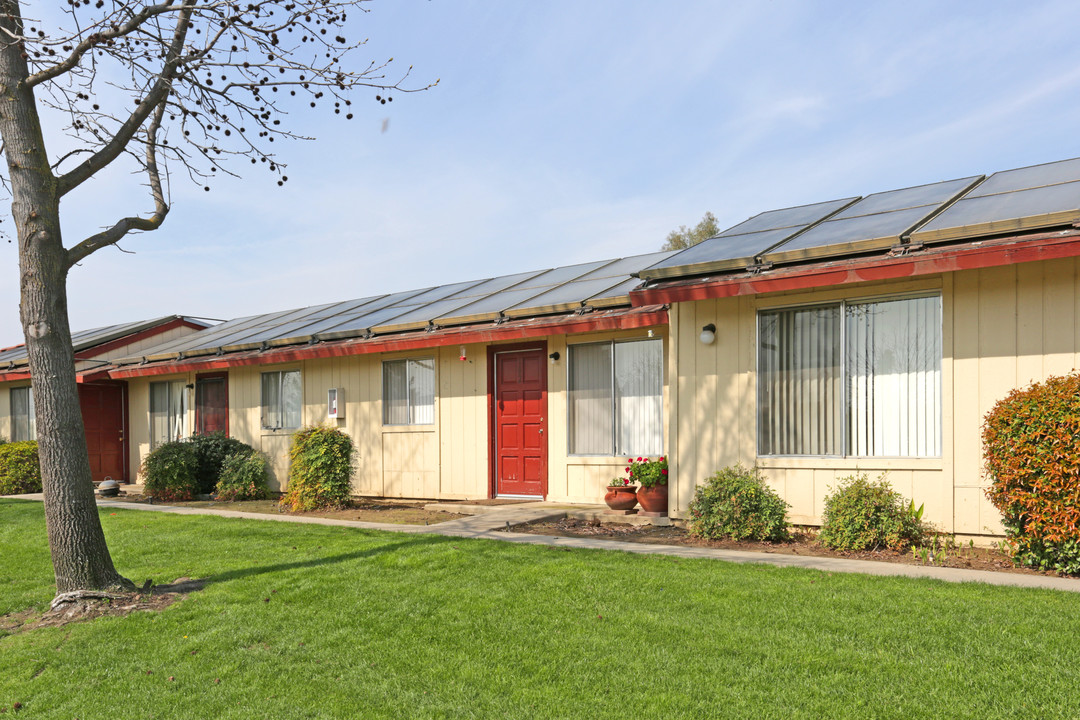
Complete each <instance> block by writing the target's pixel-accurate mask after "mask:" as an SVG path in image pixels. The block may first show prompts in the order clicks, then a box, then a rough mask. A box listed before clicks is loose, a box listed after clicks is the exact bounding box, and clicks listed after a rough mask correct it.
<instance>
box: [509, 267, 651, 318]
mask: <svg viewBox="0 0 1080 720" xmlns="http://www.w3.org/2000/svg"><path fill="white" fill-rule="evenodd" d="M624 282H626V279H625V276H624V275H620V276H616V277H600V278H593V279H592V280H575V281H573V282H568V283H566V284H564V285H559V286H558V287H553V288H551V289H550V290H548V291H547V292H544V293H541V294H540V295H537V296H535V297H531V298H529V299H528V300H525V301H524V302H521V303H519V304H517V305H514V306H512V307H509V308H506V309H505V310H503V314H504V315H506V317H511V318H514V317H524V316H526V315H548V314H551V313H557V312H570V311H572V310H576V309H578V308H579V307H581V306H582V305H583V304H584V302H585V300H587V299H588V298H590V297H592V296H593V295H596V294H597V293H600V292H603V291H604V290H607V289H609V288H612V287H615V286H616V285H621V284H623V283H624ZM634 282H635V283H637V284H641V281H640V280H637V279H634Z"/></svg>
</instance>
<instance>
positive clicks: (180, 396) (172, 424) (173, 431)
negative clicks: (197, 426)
mask: <svg viewBox="0 0 1080 720" xmlns="http://www.w3.org/2000/svg"><path fill="white" fill-rule="evenodd" d="M187 410H188V403H187V387H186V384H185V382H184V381H183V380H174V381H172V382H155V383H150V448H151V449H153V448H156V447H157V446H158V445H161V444H162V443H165V442H169V441H171V440H181V439H183V438H184V437H185V435H186V434H187V433H185V432H184V428H185V427H186V425H187Z"/></svg>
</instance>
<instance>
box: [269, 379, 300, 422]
mask: <svg viewBox="0 0 1080 720" xmlns="http://www.w3.org/2000/svg"><path fill="white" fill-rule="evenodd" d="M302 403H303V388H302V387H301V385H300V371H299V370H278V371H275V372H264V373H263V374H262V426H263V429H264V430H295V429H296V428H298V427H300V407H301V405H302Z"/></svg>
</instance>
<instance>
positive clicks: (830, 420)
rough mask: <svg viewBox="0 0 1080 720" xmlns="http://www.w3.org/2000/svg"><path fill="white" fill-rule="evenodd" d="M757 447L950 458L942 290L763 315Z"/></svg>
mask: <svg viewBox="0 0 1080 720" xmlns="http://www.w3.org/2000/svg"><path fill="white" fill-rule="evenodd" d="M758 408H759V418H758V454H759V455H833V456H844V457H938V456H940V455H941V297H940V296H937V295H934V296H930V297H909V298H892V299H883V300H874V301H862V302H842V303H836V304H830V305H817V306H813V307H805V308H793V309H785V310H775V311H767V312H762V313H760V314H759V316H758Z"/></svg>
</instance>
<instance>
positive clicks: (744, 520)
mask: <svg viewBox="0 0 1080 720" xmlns="http://www.w3.org/2000/svg"><path fill="white" fill-rule="evenodd" d="M787 508H788V504H787V503H786V502H784V501H783V500H781V499H780V497H779V496H778V495H777V494H776V492H775V491H774V490H773V489H772V488H770V487H769V486H768V485H766V484H765V478H764V477H763V476H762V474H761V472H760V471H759V470H758V469H757V468H751V469H747V468H744V467H743V466H742V465H734V466H732V467H726V468H723V469H722V470H719V471H717V472H716V473H715V474H714V475H713V476H712V477H710V478H709V479H708V480H706V481H705V484H704V485H699V486H698V488H697V490H695V491H694V499H693V500H692V501H691V502H690V521H689V523H688V529H689V531H690V534H691V535H695V536H697V537H702V538H709V539H715V538H723V537H730V538H734V539H735V540H745V539H747V538H750V539H754V540H772V541H780V540H786V539H788V526H787Z"/></svg>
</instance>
